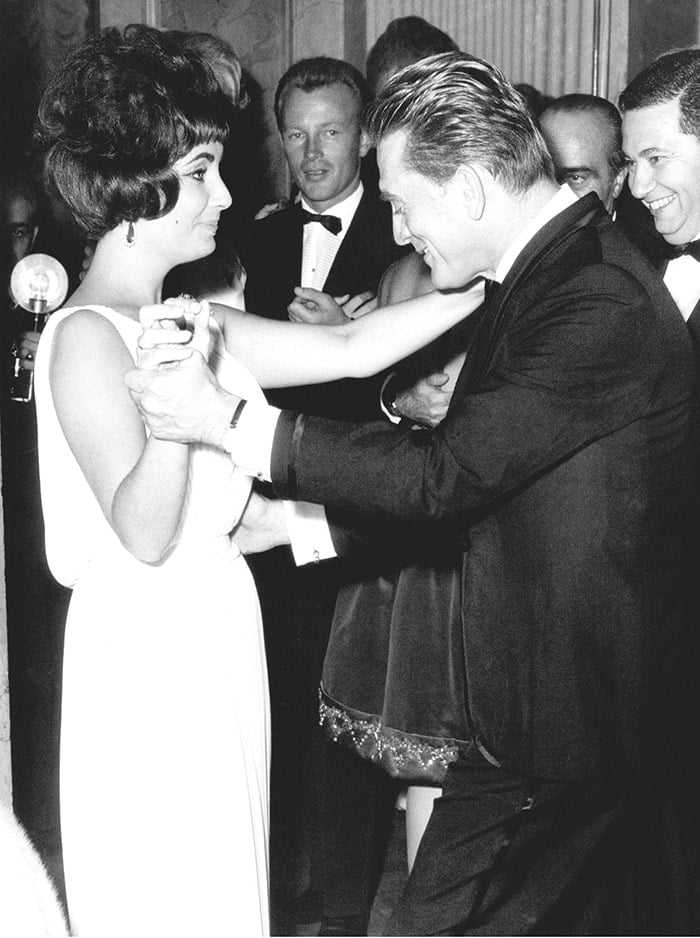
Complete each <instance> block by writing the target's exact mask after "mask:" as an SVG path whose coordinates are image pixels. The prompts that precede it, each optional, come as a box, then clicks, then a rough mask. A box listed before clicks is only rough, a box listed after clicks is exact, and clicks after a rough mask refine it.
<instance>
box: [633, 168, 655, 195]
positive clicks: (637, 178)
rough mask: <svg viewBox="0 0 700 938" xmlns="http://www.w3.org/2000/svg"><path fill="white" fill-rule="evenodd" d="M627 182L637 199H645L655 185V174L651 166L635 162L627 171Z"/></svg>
mask: <svg viewBox="0 0 700 938" xmlns="http://www.w3.org/2000/svg"><path fill="white" fill-rule="evenodd" d="M627 184H628V185H629V187H630V192H631V193H632V195H633V196H634V197H635V199H643V198H644V196H645V195H647V193H649V192H650V191H651V189H652V188H653V186H654V174H653V171H652V169H651V167H650V166H646V165H645V164H643V163H642V164H639V163H638V164H635V165H634V166H630V168H629V171H628V173H627Z"/></svg>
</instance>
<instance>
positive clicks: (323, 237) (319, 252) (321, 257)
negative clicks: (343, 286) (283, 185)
mask: <svg viewBox="0 0 700 938" xmlns="http://www.w3.org/2000/svg"><path fill="white" fill-rule="evenodd" d="M363 192H364V187H363V185H362V183H361V182H360V183H358V186H357V189H355V191H354V192H353V193H352V194H351V195H349V196H348V197H347V198H346V199H343V201H342V202H338V204H337V205H334V206H333V207H332V208H329V209H326V210H325V211H323V212H315V211H314V209H313V208H311V206H310V205H309V203H308V202H307V201H306V199H304V198H303V196H302V199H301V207H302V208H303V209H305V210H306V211H307V212H311V213H312V214H314V215H316V214H317V215H335V216H336V218H339V219H340V222H341V224H342V226H343V227H342V228H341V229H340V231H339V232H338V234H337V235H336V234H331V232H330V231H328V229H327V228H324V227H323V225H320V224H319V223H318V222H308V223H307V224H305V225H304V241H303V244H302V249H301V286H302V287H313V288H314V290H322V289H323V285H324V284H325V282H326V277H327V276H328V273H329V271H330V269H331V267H332V266H333V261H334V260H335V256H336V254H337V253H338V250H339V248H340V245H341V244H342V243H343V239H344V237H345V235H346V234H347V231H348V228H349V227H350V223H351V222H352V220H353V218H354V217H355V212H356V211H357V208H358V206H359V204H360V200H361V199H362V193H363Z"/></svg>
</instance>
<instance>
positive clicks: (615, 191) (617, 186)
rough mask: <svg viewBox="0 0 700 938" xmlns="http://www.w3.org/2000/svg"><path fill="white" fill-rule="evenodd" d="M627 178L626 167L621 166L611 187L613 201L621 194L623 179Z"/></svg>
mask: <svg viewBox="0 0 700 938" xmlns="http://www.w3.org/2000/svg"><path fill="white" fill-rule="evenodd" d="M626 178H627V166H623V167H622V169H621V170H619V172H618V173H617V175H616V176H615V182H614V183H613V187H612V197H613V201H614V200H615V199H616V198H617V197H618V195H619V194H620V193H621V192H622V187H623V186H624V184H625V179H626Z"/></svg>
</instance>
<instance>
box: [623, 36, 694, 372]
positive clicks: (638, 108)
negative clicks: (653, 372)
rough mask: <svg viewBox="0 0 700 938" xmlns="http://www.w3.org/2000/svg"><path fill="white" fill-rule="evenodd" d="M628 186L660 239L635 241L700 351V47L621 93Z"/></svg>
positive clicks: (660, 64)
mask: <svg viewBox="0 0 700 938" xmlns="http://www.w3.org/2000/svg"><path fill="white" fill-rule="evenodd" d="M620 110H621V111H622V135H623V148H624V151H625V154H626V156H627V161H628V167H629V176H628V181H629V187H630V191H631V193H632V195H633V196H634V197H635V198H637V199H639V200H640V201H641V203H642V204H643V205H644V206H645V208H646V209H647V210H648V211H649V213H650V217H651V219H653V224H654V228H655V234H656V237H654V236H653V235H652V234H651V233H649V232H647V233H646V234H645V236H644V237H640V239H639V241H638V245H639V247H640V249H641V250H643V251H644V253H645V254H646V255H647V256H648V257H649V259H650V260H651V261H652V263H654V264H655V265H656V266H657V267H658V268H659V269H660V270H661V271H662V273H663V278H664V283H665V284H666V286H667V287H668V289H669V292H670V293H671V295H672V296H673V298H674V300H675V301H676V304H677V306H678V308H679V309H680V311H681V314H682V316H683V318H684V319H685V320H686V322H687V324H688V328H689V329H690V334H691V336H692V337H693V340H694V342H695V343H696V347H698V351H699V353H700V267H699V266H698V259H700V240H698V239H700V50H697V49H685V50H683V51H680V52H674V53H670V54H668V55H663V56H661V57H660V58H659V59H657V60H656V61H655V62H653V63H652V64H651V65H650V66H649V67H648V68H646V69H644V71H642V72H640V74H639V75H637V77H636V78H635V79H634V80H633V81H632V82H630V84H629V85H628V86H627V88H625V90H624V91H623V92H622V94H621V95H620Z"/></svg>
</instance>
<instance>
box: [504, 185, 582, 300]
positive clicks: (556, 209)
mask: <svg viewBox="0 0 700 938" xmlns="http://www.w3.org/2000/svg"><path fill="white" fill-rule="evenodd" d="M577 201H578V196H577V195H576V194H575V192H574V191H573V190H572V189H570V188H569V186H567V185H563V186H560V187H559V191H558V192H557V193H556V195H554V196H552V198H551V199H550V200H549V201H548V202H547V203H546V205H544V206H543V208H542V209H541V210H540V211H539V212H538V213H537V215H536V216H535V217H534V218H533V219H532V221H531V222H530V224H529V225H526V227H525V228H524V229H523V230H522V231H521V232H520V234H519V235H518V237H517V238H516V239H515V241H513V243H512V244H511V245H510V247H509V248H508V249H507V250H506V252H505V254H504V255H503V257H502V258H501V259H500V261H499V262H498V267H497V268H496V276H495V277H494V280H495V281H496V282H497V283H503V281H504V280H505V278H506V276H507V274H508V271H509V270H510V269H511V267H512V266H513V264H514V263H515V262H516V260H517V259H518V255H519V254H520V253H521V252H522V250H523V248H525V247H526V246H527V245H528V244H529V242H530V241H532V239H533V238H534V237H535V235H536V234H537V232H538V231H539V230H540V229H541V228H544V226H545V225H546V224H547V222H548V221H551V220H552V219H553V218H554V217H555V216H557V215H559V213H560V212H563V211H564V209H566V208H568V207H569V206H570V205H573V204H574V202H577Z"/></svg>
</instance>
